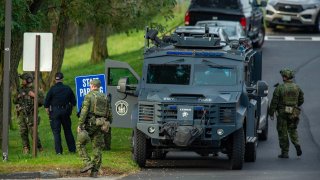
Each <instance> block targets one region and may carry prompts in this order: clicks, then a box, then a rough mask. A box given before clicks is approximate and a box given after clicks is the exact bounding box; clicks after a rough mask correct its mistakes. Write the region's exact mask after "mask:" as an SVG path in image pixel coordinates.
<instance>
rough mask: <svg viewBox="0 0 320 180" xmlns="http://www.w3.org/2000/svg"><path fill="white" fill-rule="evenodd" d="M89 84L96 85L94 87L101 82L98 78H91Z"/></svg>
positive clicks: (98, 85)
mask: <svg viewBox="0 0 320 180" xmlns="http://www.w3.org/2000/svg"><path fill="white" fill-rule="evenodd" d="M90 84H92V85H94V86H96V87H100V86H101V82H100V80H99V79H93V80H92V81H90Z"/></svg>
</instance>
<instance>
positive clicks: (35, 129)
mask: <svg viewBox="0 0 320 180" xmlns="http://www.w3.org/2000/svg"><path fill="white" fill-rule="evenodd" d="M35 51H36V55H35V70H34V77H35V78H34V94H35V97H34V103H33V104H34V106H33V108H34V109H33V146H32V155H33V157H37V145H38V89H39V88H38V87H39V85H38V84H39V66H40V65H39V64H40V35H36V50H35Z"/></svg>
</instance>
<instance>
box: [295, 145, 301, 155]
mask: <svg viewBox="0 0 320 180" xmlns="http://www.w3.org/2000/svg"><path fill="white" fill-rule="evenodd" d="M295 147H296V150H297V156H301V155H302V151H301V147H300V145H296V146H295Z"/></svg>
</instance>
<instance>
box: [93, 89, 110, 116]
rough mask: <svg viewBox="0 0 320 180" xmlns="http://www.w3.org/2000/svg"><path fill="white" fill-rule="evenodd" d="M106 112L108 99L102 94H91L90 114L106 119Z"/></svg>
mask: <svg viewBox="0 0 320 180" xmlns="http://www.w3.org/2000/svg"><path fill="white" fill-rule="evenodd" d="M107 110H108V97H107V96H106V95H105V94H103V93H100V92H98V93H92V96H91V106H90V112H91V113H93V114H94V115H96V116H101V117H106V116H107Z"/></svg>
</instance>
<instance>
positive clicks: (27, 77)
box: [19, 73, 33, 83]
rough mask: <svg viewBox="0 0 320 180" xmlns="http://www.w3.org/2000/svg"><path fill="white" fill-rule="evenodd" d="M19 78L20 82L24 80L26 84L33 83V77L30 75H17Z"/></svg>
mask: <svg viewBox="0 0 320 180" xmlns="http://www.w3.org/2000/svg"><path fill="white" fill-rule="evenodd" d="M19 77H20V79H22V80H26V81H27V83H32V81H33V76H32V74H31V73H23V74H21V75H19Z"/></svg>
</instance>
